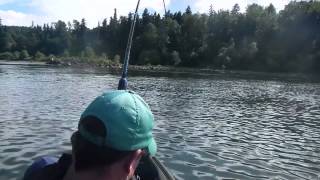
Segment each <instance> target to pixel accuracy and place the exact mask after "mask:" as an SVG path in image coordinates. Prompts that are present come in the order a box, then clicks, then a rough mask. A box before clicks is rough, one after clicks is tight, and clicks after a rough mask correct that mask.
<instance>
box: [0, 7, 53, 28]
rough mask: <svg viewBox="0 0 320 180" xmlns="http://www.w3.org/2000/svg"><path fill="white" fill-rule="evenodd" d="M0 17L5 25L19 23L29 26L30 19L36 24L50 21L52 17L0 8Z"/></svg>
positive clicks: (30, 23)
mask: <svg viewBox="0 0 320 180" xmlns="http://www.w3.org/2000/svg"><path fill="white" fill-rule="evenodd" d="M0 17H1V19H2V23H3V24H5V25H14V26H16V25H20V26H31V25H32V21H34V22H35V23H38V24H43V23H46V22H52V20H53V19H51V18H49V17H46V16H41V17H40V16H35V15H32V14H25V13H21V12H16V11H12V10H8V11H2V10H0Z"/></svg>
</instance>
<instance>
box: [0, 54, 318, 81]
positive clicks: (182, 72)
mask: <svg viewBox="0 0 320 180" xmlns="http://www.w3.org/2000/svg"><path fill="white" fill-rule="evenodd" d="M57 62H58V63H57ZM0 65H33V66H54V67H71V68H76V69H96V70H98V71H99V72H106V71H107V72H108V73H111V74H115V75H120V74H121V73H122V64H120V63H118V62H114V61H110V60H105V61H103V60H97V59H95V60H84V59H82V60H81V59H80V60H79V59H77V60H75V59H68V60H63V61H61V60H59V61H47V62H44V61H7V60H0ZM129 74H130V76H145V75H146V74H148V76H153V77H181V78H208V79H215V78H221V77H224V78H229V79H251V80H277V81H278V80H284V81H290V82H320V76H319V75H318V74H303V73H274V72H273V73H272V72H253V71H239V70H237V71H233V70H214V69H210V68H187V67H175V66H161V65H157V66H152V65H144V66H138V65H130V66H129Z"/></svg>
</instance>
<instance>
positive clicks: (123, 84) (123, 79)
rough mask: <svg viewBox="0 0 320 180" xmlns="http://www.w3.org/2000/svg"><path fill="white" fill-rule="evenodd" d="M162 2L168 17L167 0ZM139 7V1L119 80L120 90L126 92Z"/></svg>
mask: <svg viewBox="0 0 320 180" xmlns="http://www.w3.org/2000/svg"><path fill="white" fill-rule="evenodd" d="M162 1H163V7H164V12H165V16H166V14H167V9H166V4H165V0H162ZM139 5H140V0H138V3H137V7H136V11H135V13H134V18H133V21H132V23H131V27H130V32H129V38H128V43H127V48H126V52H125V56H124V62H123V69H122V76H121V79H120V80H119V84H118V90H126V89H127V88H128V80H127V77H128V66H129V59H130V52H131V46H132V39H133V34H134V30H135V26H136V21H137V17H138V10H139Z"/></svg>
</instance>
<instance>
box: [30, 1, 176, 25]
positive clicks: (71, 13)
mask: <svg viewBox="0 0 320 180" xmlns="http://www.w3.org/2000/svg"><path fill="white" fill-rule="evenodd" d="M136 3H137V1H136V0H32V2H31V4H30V8H35V9H38V10H40V11H41V12H42V14H45V15H46V16H47V17H50V19H55V20H58V19H59V20H63V21H72V20H73V19H77V20H80V19H82V18H85V19H86V20H87V24H88V26H89V27H95V26H97V24H98V21H100V22H101V21H102V20H103V19H104V18H109V17H110V16H112V15H113V13H114V9H115V8H117V12H118V16H120V15H128V13H129V12H133V11H134V10H135V7H136ZM166 3H167V4H169V3H170V0H166ZM144 8H151V9H154V10H156V11H157V12H162V11H163V5H162V0H143V1H141V4H140V9H144Z"/></svg>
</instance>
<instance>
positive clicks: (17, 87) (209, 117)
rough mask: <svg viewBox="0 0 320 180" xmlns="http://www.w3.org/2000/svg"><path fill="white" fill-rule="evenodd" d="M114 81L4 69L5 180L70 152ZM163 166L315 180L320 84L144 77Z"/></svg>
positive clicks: (0, 153)
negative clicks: (91, 106) (88, 113)
mask: <svg viewBox="0 0 320 180" xmlns="http://www.w3.org/2000/svg"><path fill="white" fill-rule="evenodd" d="M117 82H118V77H117V76H113V75H105V74H103V73H101V72H100V73H96V72H95V71H94V70H90V69H89V70H76V69H72V68H49V67H41V66H17V65H1V66H0V117H1V118H0V179H17V178H20V177H21V176H22V174H23V171H24V170H25V168H26V167H27V166H28V165H29V164H30V163H31V162H32V160H33V159H35V158H36V157H39V156H42V155H46V154H53V155H58V154H59V153H60V152H61V151H65V150H68V149H70V147H69V145H70V144H69V138H70V135H71V133H72V131H74V130H75V128H76V126H77V121H78V118H79V116H80V113H81V112H82V111H83V110H84V108H85V107H86V106H87V105H88V103H89V102H90V101H91V100H93V98H94V97H96V96H97V95H99V94H101V93H102V92H103V91H104V90H108V89H115V88H116V87H117ZM130 87H131V89H133V90H134V91H137V92H138V93H139V94H140V95H142V96H143V97H144V98H145V99H146V101H147V102H148V103H149V104H150V106H151V108H152V110H153V112H154V114H155V117H156V129H155V136H156V139H157V142H158V146H159V153H158V157H159V159H160V160H161V161H162V162H164V163H165V164H166V165H167V166H168V167H169V169H170V170H171V171H172V172H173V173H174V174H175V175H176V177H177V178H178V179H223V178H226V179H230V178H232V179H272V178H273V179H317V178H319V177H318V176H319V174H320V173H319V172H320V129H319V126H320V84H319V83H301V82H295V83H292V82H291V83H290V82H284V81H277V80H271V81H270V80H269V81H268V80H252V79H251V80H245V79H243V78H240V79H239V78H230V77H229V78H227V79H226V78H221V77H213V78H207V79H204V78H190V77H188V78H187V77H185V78H182V77H175V78H165V77H156V78H155V77H142V76H136V77H131V78H130Z"/></svg>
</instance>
